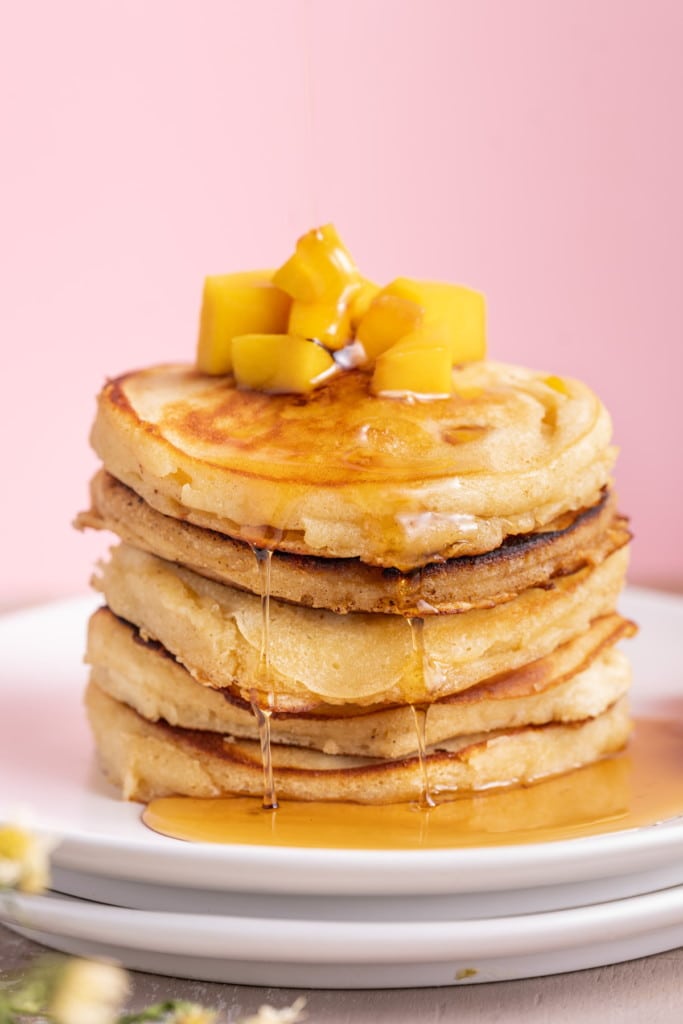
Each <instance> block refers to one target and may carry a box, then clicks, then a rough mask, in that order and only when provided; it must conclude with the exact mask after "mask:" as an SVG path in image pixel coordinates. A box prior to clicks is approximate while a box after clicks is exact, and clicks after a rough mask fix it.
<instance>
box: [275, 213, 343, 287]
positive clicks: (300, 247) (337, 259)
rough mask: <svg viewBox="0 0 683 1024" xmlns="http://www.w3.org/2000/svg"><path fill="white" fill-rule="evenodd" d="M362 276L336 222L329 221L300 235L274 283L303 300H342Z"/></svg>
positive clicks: (276, 274)
mask: <svg viewBox="0 0 683 1024" xmlns="http://www.w3.org/2000/svg"><path fill="white" fill-rule="evenodd" d="M359 276H360V275H359V273H358V270H357V269H356V265H355V263H354V262H353V260H352V259H351V256H350V255H349V252H348V249H347V248H346V246H345V245H344V243H343V242H342V240H341V239H340V237H339V235H338V234H337V231H336V229H335V227H334V225H332V224H326V225H325V226H324V227H322V228H315V229H314V230H313V231H309V232H308V233H307V234H305V235H303V236H302V237H301V238H300V239H299V241H298V242H297V243H296V251H295V253H294V255H293V256H290V258H289V259H288V260H287V262H286V263H284V264H283V265H282V266H281V267H280V269H279V270H277V271H276V272H275V274H274V275H273V284H275V285H276V286H277V287H278V288H281V289H282V291H283V292H287V294H288V295H291V297H292V298H293V299H297V300H298V301H299V302H338V301H339V300H340V299H341V298H342V296H343V295H344V293H345V292H346V291H347V290H348V289H349V288H350V287H351V286H352V285H353V284H355V283H356V282H357V281H358V280H359Z"/></svg>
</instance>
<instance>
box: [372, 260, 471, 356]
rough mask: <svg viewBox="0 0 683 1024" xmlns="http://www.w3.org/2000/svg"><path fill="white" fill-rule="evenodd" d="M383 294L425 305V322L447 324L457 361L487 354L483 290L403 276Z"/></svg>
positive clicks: (392, 283)
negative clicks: (415, 279) (478, 290)
mask: <svg viewBox="0 0 683 1024" xmlns="http://www.w3.org/2000/svg"><path fill="white" fill-rule="evenodd" d="M383 294H385V295H393V296H395V297H396V298H399V299H403V300H405V301H409V302H415V303H417V304H418V305H421V306H422V307H423V308H424V322H425V324H431V323H436V322H440V323H442V324H444V326H445V327H446V328H447V330H448V336H449V340H450V344H451V354H452V359H453V363H468V362H473V361H474V360H477V359H483V358H484V357H485V356H486V300H485V298H484V296H483V295H482V294H481V292H476V291H474V290H473V289H472V288H466V287H465V286H464V285H461V284H442V283H441V282H439V281H413V280H412V279H411V278H408V277H399V278H397V279H396V280H395V281H392V282H391V284H389V285H387V287H386V288H385V289H384V291H383Z"/></svg>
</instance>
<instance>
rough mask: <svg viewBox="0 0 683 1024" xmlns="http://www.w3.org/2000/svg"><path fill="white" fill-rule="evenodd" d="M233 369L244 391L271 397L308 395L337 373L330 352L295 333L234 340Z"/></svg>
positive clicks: (244, 337)
mask: <svg viewBox="0 0 683 1024" xmlns="http://www.w3.org/2000/svg"><path fill="white" fill-rule="evenodd" d="M232 368H233V373H234V374H235V380H236V381H237V385H238V387H240V388H250V389H251V390H252V391H266V392H268V393H269V394H279V393H288V392H291V393H294V394H306V393H307V392H308V391H312V390H313V388H314V387H315V386H316V385H317V384H320V383H321V381H322V379H323V378H324V377H326V376H328V374H330V373H331V372H333V371H334V370H335V362H334V359H333V358H332V356H331V355H330V353H329V352H327V351H326V350H325V349H324V348H323V347H322V346H321V345H318V344H317V343H316V342H315V341H309V340H308V339H307V338H297V337H293V336H292V335H291V334H244V335H242V336H241V337H238V338H233V341H232Z"/></svg>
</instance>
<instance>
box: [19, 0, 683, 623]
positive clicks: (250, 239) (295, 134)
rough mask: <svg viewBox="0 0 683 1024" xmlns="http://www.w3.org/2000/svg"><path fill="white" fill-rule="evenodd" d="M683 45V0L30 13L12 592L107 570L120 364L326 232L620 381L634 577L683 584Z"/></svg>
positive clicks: (603, 383)
mask: <svg viewBox="0 0 683 1024" xmlns="http://www.w3.org/2000/svg"><path fill="white" fill-rule="evenodd" d="M682 48H683V4H682V3H680V2H679V0H566V2H561V0H450V2H449V0H442V2H439V0H420V2H417V0H415V2H400V0H344V2H341V0H338V2H326V0H310V2H306V0H291V2H287V0H281V2H277V0H272V2H268V0H252V2H247V0H244V2H241V3H232V2H228V0H196V2H189V0H187V2H178V0H175V2H174V0H142V2H141V0H111V2H106V0H60V3H51V2H50V0H43V2H36V0H24V2H22V3H21V4H12V5H10V4H5V5H4V6H3V8H2V10H1V11H0V121H1V135H0V140H1V141H0V144H1V145H2V151H3V152H2V159H1V161H0V167H1V171H0V175H1V177H2V189H1V191H0V338H1V339H2V356H3V372H2V375H1V377H0V379H1V380H2V390H3V394H2V400H1V401H0V417H2V423H1V424H0V438H2V441H1V444H2V470H3V474H2V480H3V490H2V504H1V508H2V513H1V514H2V524H1V525H2V530H1V531H0V539H1V540H0V542H1V544H2V551H0V566H2V569H1V577H0V604H4V605H7V604H17V603H20V602H23V601H29V600H38V599H42V598H45V597H50V596H53V595H58V594H63V593H71V592H76V591H79V590H83V589H84V588H85V586H86V582H87V578H88V575H89V568H90V564H91V562H92V559H93V558H94V556H95V554H96V552H97V551H99V550H102V548H103V541H102V539H98V538H93V537H90V538H84V537H82V536H80V535H78V534H75V533H74V532H73V531H72V530H70V528H69V522H70V519H71V517H72V515H73V513H74V512H75V511H76V510H77V509H79V508H80V507H83V506H84V504H85V502H86V481H87V479H88V477H89V475H90V473H91V471H92V470H93V468H94V465H95V461H94V458H93V457H92V456H91V455H90V453H89V450H88V447H87V441H86V437H87V432H88V428H89V423H90V420H91V417H92V413H93V408H94V394H95V392H96V390H97V389H98V387H99V385H100V383H101V381H102V379H103V378H104V376H105V374H114V373H116V372H119V371H121V370H123V369H126V368H130V367H132V366H136V365H142V364H145V363H151V362H154V361H157V360H164V359H168V358H176V357H179V358H181V359H182V358H184V359H191V358H192V357H193V350H194V342H195V332H196V321H197V314H198V303H199V295H200V290H201V284H202V279H203V277H204V275H205V274H206V273H211V272H220V271H228V270H231V269H239V268H248V267H251V266H262V265H268V264H277V263H278V262H280V261H281V260H283V259H284V258H285V257H286V255H287V254H288V253H289V250H290V248H291V246H292V244H293V242H294V240H295V238H296V237H297V235H299V234H300V233H302V232H303V231H304V230H306V229H308V228H309V227H312V226H313V225H314V224H316V223H318V222H322V221H326V220H334V221H335V222H336V224H337V227H338V228H339V230H340V232H341V233H342V236H343V237H344V238H345V239H346V240H347V242H348V245H349V247H350V248H351V250H352V252H353V253H354V254H355V256H356V259H357V261H358V262H359V263H360V265H361V266H362V268H363V269H364V270H365V271H366V273H367V274H368V275H369V276H372V277H374V278H376V279H379V280H387V279H389V278H390V277H391V276H392V275H395V274H398V273H404V274H409V275H413V276H425V277H428V276H434V277H439V278H442V279H454V280H462V281H465V282H468V283H470V284H473V285H475V286H478V287H481V288H482V289H483V290H485V291H486V292H487V294H488V298H489V308H490V348H491V353H492V355H493V356H495V357H497V358H500V359H503V360H509V361H514V362H520V363H526V364H530V365H536V366H539V367H544V368H547V369H549V370H554V371H555V372H558V373H567V374H573V375H575V376H580V377H583V378H584V379H586V380H587V381H588V382H589V383H591V384H592V385H593V386H594V387H595V388H596V390H598V391H599V393H600V394H601V395H602V396H603V398H604V400H605V401H606V403H607V404H608V406H609V407H610V408H611V410H612V412H613V415H614V420H615V427H616V436H617V440H618V442H619V443H620V445H621V447H622V455H621V458H620V463H619V469H618V478H619V489H620V492H621V495H622V505H623V507H624V508H625V509H627V510H628V511H629V512H630V513H631V515H632V518H633V523H634V527H635V531H636V534H637V544H636V546H635V549H634V558H633V572H632V577H633V578H634V579H636V580H639V581H647V582H657V583H660V584H671V585H678V586H682V585H683V551H682V550H681V546H680V544H679V542H678V537H679V526H680V511H679V505H680V503H681V499H682V498H683V470H682V460H681V454H680V450H681V440H682V433H683V432H682V431H681V425H680V424H681V411H682V409H683V353H682V345H681V341H682V335H683V331H682V328H681V325H682V324H683V298H682V296H683V271H682V266H683V260H682V257H683V241H682V239H683V199H682V194H683V142H682V138H681V123H682V119H683V72H682V62H681V52H682Z"/></svg>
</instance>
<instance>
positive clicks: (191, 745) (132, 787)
mask: <svg viewBox="0 0 683 1024" xmlns="http://www.w3.org/2000/svg"><path fill="white" fill-rule="evenodd" d="M86 707H87V710H88V716H89V719H90V723H91V726H92V729H93V732H94V734H95V740H96V743H97V748H98V752H99V756H100V760H101V763H102V767H103V768H104V770H105V772H106V773H107V775H108V776H109V778H110V780H111V781H112V782H113V783H114V784H115V785H118V786H120V787H121V789H122V793H123V796H124V797H125V798H126V799H131V800H141V801H147V800H151V799H154V798H155V797H161V796H171V795H180V796H194V797H216V796H229V795H233V794H241V795H249V796H257V797H260V796H261V795H262V793H263V772H262V765H261V755H260V749H259V745H258V743H256V742H254V741H251V740H240V739H236V738H235V737H233V736H224V735H221V734H217V733H211V732H204V731H199V730H194V729H183V728H180V727H177V726H170V725H168V724H166V723H165V722H163V721H159V722H149V721H147V720H146V719H145V718H142V717H141V716H140V715H139V714H137V712H135V711H133V710H132V708H130V707H128V706H127V705H126V704H123V703H121V702H119V701H117V700H114V699H113V698H112V697H110V696H109V695H108V694H106V693H104V691H103V690H101V689H100V688H99V687H98V686H97V685H96V684H95V683H94V682H91V683H90V684H89V686H88V689H87V692H86ZM630 731H631V720H630V717H629V712H628V705H627V701H626V699H625V698H622V699H621V700H619V701H617V702H616V703H615V704H613V705H612V706H611V707H610V708H608V709H607V710H606V711H604V712H603V713H602V714H600V715H598V716H597V717H595V718H589V719H585V720H583V721H580V722H571V723H557V722H552V723H549V724H546V725H540V726H525V727H520V728H516V729H508V730H494V731H492V732H487V733H479V734H475V735H468V736H461V737H459V738H458V739H457V740H451V741H449V742H447V743H443V744H439V745H438V746H436V747H430V748H429V749H428V752H427V758H426V768H427V774H428V778H429V785H430V789H431V791H432V793H434V794H467V793H471V792H473V791H477V790H481V789H488V788H491V787H494V786H506V785H527V784H529V783H531V782H534V781H536V780H538V779H540V778H544V777H546V776H550V775H557V774H561V773H562V772H566V771H570V770H572V769H574V768H578V767H580V766H582V765H584V764H589V763H591V762H593V761H596V760H598V759H599V758H601V757H604V756H606V755H609V754H612V753H615V752H616V751H618V750H620V749H621V748H622V747H623V746H624V744H625V743H626V742H627V739H628V736H629V733H630ZM272 758H273V769H274V776H275V786H276V790H277V793H278V796H279V797H280V798H281V799H291V800H327V801H355V802H358V803H367V804H383V803H400V802H405V801H410V800H418V799H419V798H420V796H421V794H422V791H423V781H422V772H421V767H420V762H419V759H418V758H417V757H405V758H399V759H395V760H387V759H381V758H363V757H345V756H339V755H337V756H335V755H330V754H325V753H322V752H319V751H313V750H307V749H302V748H299V747H292V746H285V745H282V744H273V746H272Z"/></svg>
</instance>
